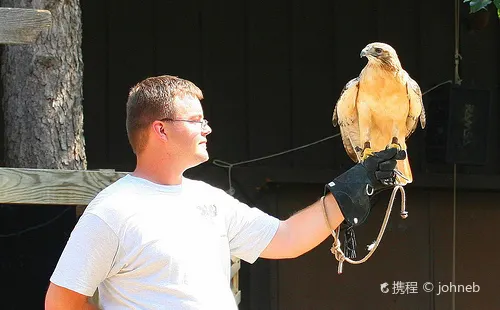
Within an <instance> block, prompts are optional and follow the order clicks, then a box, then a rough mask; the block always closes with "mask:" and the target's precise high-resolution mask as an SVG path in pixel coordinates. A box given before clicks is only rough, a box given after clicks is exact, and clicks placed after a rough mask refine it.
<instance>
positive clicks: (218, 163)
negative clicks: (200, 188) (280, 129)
mask: <svg viewBox="0 0 500 310" xmlns="http://www.w3.org/2000/svg"><path fill="white" fill-rule="evenodd" d="M337 136H340V133H337V134H334V135H332V136H329V137H326V138H323V139H320V140H318V141H314V142H311V143H309V144H306V145H302V146H298V147H296V148H293V149H289V150H286V151H283V152H279V153H275V154H271V155H267V156H262V157H259V158H255V159H250V160H245V161H240V162H237V163H234V164H231V163H228V162H225V161H222V160H219V159H215V160H214V161H213V162H212V163H213V164H214V165H216V166H219V167H223V168H228V167H229V166H232V167H234V166H239V165H243V164H248V163H253V162H256V161H261V160H264V159H269V158H273V157H277V156H281V155H284V154H287V153H291V152H295V151H298V150H301V149H305V148H306V147H310V146H313V145H315V144H318V143H321V142H324V141H327V140H330V139H332V138H335V137H337Z"/></svg>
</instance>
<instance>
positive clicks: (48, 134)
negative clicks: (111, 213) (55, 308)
mask: <svg viewBox="0 0 500 310" xmlns="http://www.w3.org/2000/svg"><path fill="white" fill-rule="evenodd" d="M2 6H4V7H15V8H32V9H33V8H34V9H45V10H49V11H50V12H51V14H52V25H51V27H50V28H48V29H47V30H44V31H42V32H41V34H40V35H39V36H38V38H37V40H36V42H35V43H33V44H27V45H5V46H3V53H2V65H1V67H2V68H1V69H2V70H1V77H2V85H3V98H2V107H3V112H4V113H3V116H4V158H5V163H4V165H6V166H8V167H19V168H48V169H86V166H87V160H86V156H85V142H84V136H83V108H82V97H83V92H82V81H83V63H82V51H81V40H82V37H81V36H82V24H81V11H80V7H79V1H78V0H8V1H2ZM75 221H76V216H75V208H74V207H72V206H70V207H64V206H46V205H44V206H33V205H2V206H1V207H0V249H1V250H0V274H1V275H2V278H3V279H5V281H7V282H8V283H9V285H7V288H6V290H5V291H4V296H17V295H18V292H24V293H23V295H24V297H23V298H3V299H2V306H1V308H2V309H43V304H44V298H45V293H46V289H47V285H48V283H49V278H50V276H51V274H52V272H53V270H54V267H55V265H56V263H57V261H58V259H59V255H60V253H61V251H62V249H63V248H64V245H65V244H66V242H67V239H68V236H69V234H70V232H71V230H72V229H73V227H74V225H75ZM16 294H17V295H16Z"/></svg>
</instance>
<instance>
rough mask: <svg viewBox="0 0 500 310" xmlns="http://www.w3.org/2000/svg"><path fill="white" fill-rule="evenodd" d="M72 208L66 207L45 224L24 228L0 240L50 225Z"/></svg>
mask: <svg viewBox="0 0 500 310" xmlns="http://www.w3.org/2000/svg"><path fill="white" fill-rule="evenodd" d="M72 208H73V207H67V208H66V209H64V211H62V212H61V213H59V214H58V215H56V216H55V217H53V218H52V219H50V220H48V221H47V222H45V223H41V224H38V225H35V226H31V227H28V228H26V229H24V230H21V231H18V232H15V233H11V234H5V235H0V238H10V237H16V236H20V235H22V234H24V233H27V232H29V231H32V230H35V229H38V228H42V227H45V226H48V225H50V224H52V223H53V222H55V221H56V220H58V219H59V218H60V217H61V216H63V215H64V214H65V213H66V212H68V210H70V209H72Z"/></svg>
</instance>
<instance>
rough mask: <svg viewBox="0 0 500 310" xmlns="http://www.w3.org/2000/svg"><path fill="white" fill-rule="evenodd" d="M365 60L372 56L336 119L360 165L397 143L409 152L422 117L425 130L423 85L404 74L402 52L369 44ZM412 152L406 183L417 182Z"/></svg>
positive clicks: (405, 165)
mask: <svg viewBox="0 0 500 310" xmlns="http://www.w3.org/2000/svg"><path fill="white" fill-rule="evenodd" d="M360 57H366V58H368V63H367V64H366V66H365V67H364V68H363V70H362V71H361V73H360V74H359V77H357V78H355V79H352V80H351V81H349V82H348V83H347V85H346V86H345V87H344V89H343V90H342V93H341V94H340V98H339V100H338V101H337V105H336V106H335V110H334V111H333V118H332V122H333V125H334V126H337V125H339V126H340V133H341V135H342V142H343V143H344V147H345V150H346V151H347V154H348V155H349V157H351V159H352V160H353V161H355V162H360V161H362V160H364V158H366V157H367V156H368V155H370V154H371V153H372V152H376V151H380V150H383V149H385V148H386V147H388V146H389V145H391V144H396V145H397V146H398V147H400V148H402V149H403V150H406V143H405V141H406V139H407V138H408V137H409V136H410V135H411V134H412V133H413V131H415V128H416V127H417V122H418V120H419V119H420V125H421V126H422V128H424V127H425V111H424V105H423V102H422V93H421V91H420V87H419V86H418V84H417V82H415V81H414V80H413V79H412V78H410V76H409V75H408V73H406V71H405V70H403V68H402V67H401V63H400V61H399V58H398V55H397V54H396V51H395V50H394V49H393V48H392V47H391V46H390V45H388V44H385V43H379V42H375V43H371V44H368V45H367V46H366V47H365V48H364V49H363V50H362V51H361V54H360ZM406 152H407V156H406V159H405V160H399V161H398V165H397V170H399V172H401V174H402V176H399V177H398V183H399V184H401V185H405V184H407V183H410V182H412V180H413V177H412V173H411V168H410V162H409V159H408V151H407V150H406Z"/></svg>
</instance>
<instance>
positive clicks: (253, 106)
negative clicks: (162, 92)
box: [82, 0, 499, 173]
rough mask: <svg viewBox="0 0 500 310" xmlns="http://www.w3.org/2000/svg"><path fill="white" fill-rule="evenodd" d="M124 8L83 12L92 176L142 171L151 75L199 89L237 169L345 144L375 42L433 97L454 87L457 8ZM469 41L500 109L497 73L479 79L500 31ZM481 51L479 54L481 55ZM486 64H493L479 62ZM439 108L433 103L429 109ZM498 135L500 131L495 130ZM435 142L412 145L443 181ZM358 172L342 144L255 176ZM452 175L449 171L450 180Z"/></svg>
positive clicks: (470, 75) (173, 4) (467, 78)
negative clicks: (353, 87)
mask: <svg viewBox="0 0 500 310" xmlns="http://www.w3.org/2000/svg"><path fill="white" fill-rule="evenodd" d="M114 4H115V3H114V2H113V1H111V0H107V1H104V5H100V6H99V7H98V6H97V5H94V4H90V3H89V2H85V3H83V4H82V6H83V15H84V19H87V20H92V21H94V20H95V22H94V23H90V22H89V23H84V33H85V34H86V35H84V39H83V43H84V54H85V55H87V56H85V55H84V58H85V59H86V60H85V62H86V63H87V62H88V63H89V65H88V67H87V66H86V71H85V81H86V84H85V85H84V92H85V102H84V108H85V112H86V115H85V117H86V120H88V122H86V123H85V126H86V138H87V139H86V141H87V146H88V150H89V168H92V169H98V168H114V169H117V170H130V169H131V168H132V166H133V160H134V158H133V155H132V152H131V151H130V148H129V145H128V142H127V138H126V135H125V125H124V122H125V100H126V96H127V92H128V90H129V88H130V87H131V86H132V85H133V84H135V83H136V82H138V81H140V80H141V79H143V78H145V77H147V76H150V75H159V74H172V75H177V76H181V77H184V78H187V79H190V80H192V81H193V82H195V83H196V84H197V85H199V86H200V88H201V89H202V90H203V92H204V94H205V100H204V101H203V105H204V110H205V114H206V117H207V119H209V121H210V126H211V127H212V129H213V133H212V134H211V136H209V144H208V147H209V151H210V153H211V157H212V159H221V160H225V161H228V162H233V163H234V162H240V161H245V160H249V159H254V158H258V157H261V156H266V155H269V154H274V153H277V152H282V151H286V150H288V149H291V148H294V147H298V146H301V145H304V144H308V143H310V142H314V141H317V140H319V139H321V138H324V137H327V136H330V135H333V134H335V133H337V132H338V128H333V127H332V126H331V115H332V112H333V107H334V105H335V102H336V100H337V99H338V97H339V95H340V92H341V90H342V88H343V87H344V85H345V84H346V83H347V81H349V80H350V79H351V78H353V77H355V76H357V75H358V74H359V72H360V70H361V69H362V68H363V66H364V65H365V63H366V60H365V59H359V56H358V55H359V52H360V50H361V49H362V48H363V47H364V46H365V45H366V44H367V43H369V42H373V41H384V42H388V43H390V44H392V45H393V46H394V47H395V48H396V50H397V51H398V53H399V55H400V58H401V61H402V63H403V66H404V67H405V68H406V69H407V70H408V72H409V73H410V75H411V76H412V77H414V78H415V79H416V80H417V81H418V82H419V83H420V85H421V88H422V90H423V91H425V90H427V89H429V88H430V87H432V86H434V85H436V84H438V83H441V82H443V81H446V80H452V79H453V44H454V42H453V41H454V40H453V36H454V33H453V14H452V12H453V3H450V2H446V1H438V2H437V3H434V2H432V3H431V2H425V1H424V2H419V1H411V2H409V3H393V2H391V1H385V0H380V1H364V2H362V3H360V2H335V1H334V2H331V1H330V2H329V1H321V0H315V1H309V2H306V1H301V0H294V1H288V2H287V1H282V0H276V1H271V2H269V1H244V2H234V3H233V2H231V3H229V2H227V1H221V0H219V1H215V2H214V1H211V2H206V1H194V0H189V1H151V2H147V4H145V5H142V6H140V7H139V8H136V7H135V4H134V3H133V2H131V1H130V0H127V1H124V2H123V3H122V5H114ZM429 6H432V7H433V9H432V10H430V9H428V8H429ZM448 13H449V14H448ZM462 32H464V39H463V40H464V41H466V42H469V41H470V42H471V43H469V44H467V45H465V46H464V47H463V51H464V53H465V54H466V55H467V61H465V60H464V61H463V64H462V71H463V74H464V76H463V78H464V82H465V83H469V84H470V85H481V86H482V87H487V88H489V89H492V90H493V93H494V99H493V100H494V101H495V102H497V101H498V98H497V96H496V91H497V90H496V87H495V85H497V84H498V83H497V82H496V81H497V80H498V79H497V77H495V76H496V75H498V70H497V69H496V68H497V67H498V65H495V64H496V63H494V65H492V66H488V68H490V69H489V70H488V71H484V70H479V71H478V69H474V68H478V67H481V66H482V65H481V64H480V63H478V61H479V59H482V60H481V61H482V62H483V63H486V62H487V61H488V59H490V58H494V56H493V55H496V54H495V53H497V52H498V49H499V48H498V43H496V41H498V40H496V41H495V40H487V39H486V38H495V37H498V36H497V35H496V34H497V33H498V25H497V23H496V24H495V23H492V24H491V25H490V26H489V28H488V30H486V31H485V32H483V33H481V34H480V36H477V35H473V34H472V35H468V34H467V32H466V31H465V30H462ZM132 39H133V40H132ZM478 40H480V41H478ZM478 42H480V43H481V44H480V48H472V46H476V45H477V44H476V43H478ZM96 46H99V47H96ZM485 53H486V55H487V57H481V56H480V55H482V54H485ZM473 60H474V61H473ZM478 72H486V74H483V76H484V77H483V78H482V80H484V81H490V82H487V83H483V82H482V83H479V84H478V82H477V81H479V80H478V79H477V78H475V77H474V75H478V74H479V73H478ZM490 77H491V78H490ZM430 96H431V94H430V95H427V96H426V97H424V102H430V99H431V97H430ZM494 106H496V105H494ZM495 109H496V108H494V110H493V111H492V112H493V113H494V115H497V114H498V113H499V111H498V110H495ZM429 111H432V109H431V108H430V109H429ZM434 117H435V115H432V113H431V115H429V119H428V122H430V123H432V122H434V123H436V122H442V121H443V120H441V119H433V118H434ZM492 123H494V122H493V121H492ZM492 130H493V131H495V130H496V131H498V128H497V127H495V125H492ZM496 131H495V132H496ZM496 136H497V134H495V135H493V136H492V138H491V139H490V141H491V144H492V145H493V147H492V148H490V149H489V150H490V158H492V157H493V156H495V154H497V153H495V152H496V149H497V148H498V147H497V146H496V142H495V140H494V138H495V137H496ZM425 142H426V136H425V131H422V130H420V128H419V129H418V130H417V131H416V132H415V133H414V135H413V136H412V138H411V139H410V140H409V145H410V147H411V150H412V151H411V158H412V163H413V165H412V166H413V167H414V169H415V172H419V171H425V170H426V169H430V170H433V169H435V167H433V166H428V165H427V164H426V144H425ZM444 150H445V149H443V151H444ZM350 165H352V162H351V160H350V159H349V158H348V157H347V155H346V154H345V151H344V149H343V146H342V143H341V142H340V138H335V139H332V140H328V141H326V142H323V143H320V144H317V145H315V146H312V147H310V148H307V149H303V150H300V151H297V152H295V153H292V154H287V155H283V156H281V157H279V158H272V159H268V160H265V161H262V162H260V163H255V164H252V165H251V166H267V167H290V168H303V169H307V168H313V169H345V168H347V167H349V166H350ZM441 165H444V168H442V169H437V170H438V171H440V172H443V171H448V173H449V172H450V171H451V170H450V168H451V167H450V166H448V165H446V164H445V163H442V164H441ZM461 169H465V168H461ZM498 170H499V167H498V164H497V163H496V161H494V160H490V161H489V163H488V167H469V168H467V169H465V170H464V172H467V171H472V172H473V173H482V172H488V173H490V172H491V171H496V172H498Z"/></svg>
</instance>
